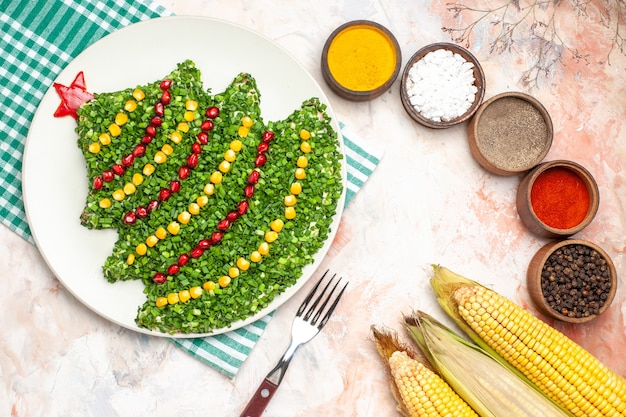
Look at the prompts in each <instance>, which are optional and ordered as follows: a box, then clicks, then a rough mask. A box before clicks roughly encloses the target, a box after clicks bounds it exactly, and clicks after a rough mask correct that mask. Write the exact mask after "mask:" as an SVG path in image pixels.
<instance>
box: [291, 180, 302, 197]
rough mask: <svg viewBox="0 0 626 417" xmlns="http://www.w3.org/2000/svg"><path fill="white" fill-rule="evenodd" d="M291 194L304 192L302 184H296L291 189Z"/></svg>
mask: <svg viewBox="0 0 626 417" xmlns="http://www.w3.org/2000/svg"><path fill="white" fill-rule="evenodd" d="M289 192H290V193H291V194H293V195H298V194H300V193H301V192H302V184H300V183H299V182H294V183H293V184H291V186H290V187H289Z"/></svg>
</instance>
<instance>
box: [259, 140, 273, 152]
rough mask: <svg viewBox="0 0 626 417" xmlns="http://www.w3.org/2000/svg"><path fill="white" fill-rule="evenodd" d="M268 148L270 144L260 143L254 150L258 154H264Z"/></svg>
mask: <svg viewBox="0 0 626 417" xmlns="http://www.w3.org/2000/svg"><path fill="white" fill-rule="evenodd" d="M269 148H270V144H269V143H268V142H261V143H259V146H258V147H257V148H256V150H257V151H259V153H265V152H267V150H268V149H269Z"/></svg>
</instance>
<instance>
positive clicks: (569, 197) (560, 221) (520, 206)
mask: <svg viewBox="0 0 626 417" xmlns="http://www.w3.org/2000/svg"><path fill="white" fill-rule="evenodd" d="M599 204H600V192H599V189H598V184H597V183H596V180H595V179H594V178H593V176H592V175H591V173H590V172H589V171H588V170H587V169H585V168H584V167H583V166H582V165H580V164H578V163H576V162H573V161H567V160H556V161H550V162H544V163H542V164H539V165H537V166H536V167H535V168H534V169H533V170H532V171H530V172H529V173H528V174H526V176H524V177H523V178H522V180H521V181H520V184H519V186H518V188H517V196H516V205H517V212H518V214H519V216H520V219H521V220H522V223H524V225H525V226H526V227H527V228H528V230H530V231H531V232H532V233H534V234H536V235H537V236H541V237H547V238H564V237H568V236H571V235H573V234H576V233H578V232H580V231H581V230H583V229H584V228H585V227H587V226H588V225H589V223H591V221H592V220H593V219H594V217H595V215H596V213H597V211H598V206H599Z"/></svg>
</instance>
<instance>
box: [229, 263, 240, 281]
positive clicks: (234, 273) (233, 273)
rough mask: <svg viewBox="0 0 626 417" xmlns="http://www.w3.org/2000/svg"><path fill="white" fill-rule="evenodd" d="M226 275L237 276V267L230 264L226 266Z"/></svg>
mask: <svg viewBox="0 0 626 417" xmlns="http://www.w3.org/2000/svg"><path fill="white" fill-rule="evenodd" d="M228 276H229V277H231V278H233V279H234V278H237V277H238V276H239V268H236V267H234V266H231V267H230V268H228Z"/></svg>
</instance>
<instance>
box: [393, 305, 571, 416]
mask: <svg viewBox="0 0 626 417" xmlns="http://www.w3.org/2000/svg"><path fill="white" fill-rule="evenodd" d="M404 322H405V327H406V329H407V330H408V332H409V333H410V335H411V337H412V338H413V339H414V340H415V342H416V343H417V345H418V346H419V347H420V350H421V351H422V352H423V353H424V355H425V356H426V358H427V359H428V360H429V362H430V363H431V365H432V366H433V368H435V369H436V370H437V371H438V373H439V374H440V375H442V376H443V378H444V379H445V380H446V381H447V382H448V384H449V385H450V386H451V387H452V388H453V389H454V390H455V391H456V392H457V394H459V395H460V396H461V397H462V398H463V399H464V400H465V401H466V402H467V403H468V404H469V405H470V406H471V407H472V408H473V409H474V410H476V412H477V413H478V414H480V415H481V416H482V417H511V416H515V417H538V416H541V417H564V416H571V415H570V414H569V413H567V412H565V411H563V409H562V408H561V407H559V406H558V405H556V404H555V403H554V402H553V401H552V400H550V399H549V398H547V397H546V396H545V395H543V394H542V393H541V392H539V391H538V390H537V389H536V387H535V386H534V385H532V384H531V383H529V382H528V381H527V380H526V379H523V378H520V377H519V375H518V374H517V373H515V372H513V371H512V370H511V369H509V368H508V367H506V366H504V365H503V364H502V363H500V362H498V361H497V360H496V359H494V358H493V357H492V356H491V355H489V354H488V353H487V352H485V351H484V350H483V349H482V348H481V347H479V346H477V345H475V344H473V343H471V342H469V341H467V340H465V339H463V338H461V337H460V336H459V335H457V334H456V333H454V332H453V331H452V330H451V329H449V328H448V327H446V326H445V325H443V324H442V323H440V322H439V321H437V320H436V319H434V318H433V317H431V316H429V315H428V314H426V313H424V312H421V311H417V312H414V313H413V314H411V315H406V316H405V317H404Z"/></svg>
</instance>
